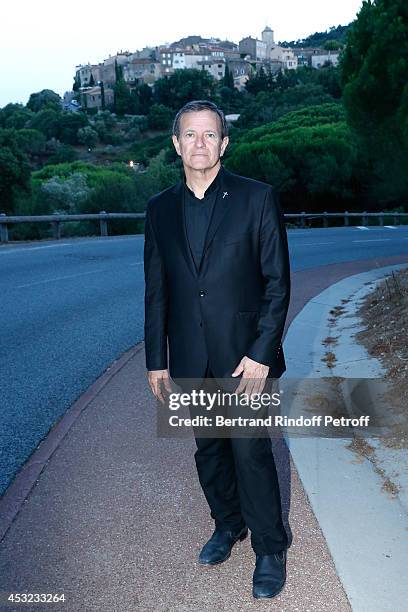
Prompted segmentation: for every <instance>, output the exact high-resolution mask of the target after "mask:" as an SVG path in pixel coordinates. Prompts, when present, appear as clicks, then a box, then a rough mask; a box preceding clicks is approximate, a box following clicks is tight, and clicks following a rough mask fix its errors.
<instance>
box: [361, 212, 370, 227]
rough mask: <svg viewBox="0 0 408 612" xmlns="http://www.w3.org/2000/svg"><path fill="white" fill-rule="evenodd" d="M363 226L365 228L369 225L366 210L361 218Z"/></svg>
mask: <svg viewBox="0 0 408 612" xmlns="http://www.w3.org/2000/svg"><path fill="white" fill-rule="evenodd" d="M361 225H363V226H365V225H368V224H367V211H366V210H365V211H364V212H363V214H362V216H361Z"/></svg>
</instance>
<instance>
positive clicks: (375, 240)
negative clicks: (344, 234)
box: [351, 238, 391, 242]
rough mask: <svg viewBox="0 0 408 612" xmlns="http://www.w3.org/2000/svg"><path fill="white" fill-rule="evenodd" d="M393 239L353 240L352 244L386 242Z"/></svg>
mask: <svg viewBox="0 0 408 612" xmlns="http://www.w3.org/2000/svg"><path fill="white" fill-rule="evenodd" d="M387 240H391V238H369V239H368V240H352V241H351V242H386V241H387Z"/></svg>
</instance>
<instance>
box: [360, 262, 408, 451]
mask: <svg viewBox="0 0 408 612" xmlns="http://www.w3.org/2000/svg"><path fill="white" fill-rule="evenodd" d="M357 315H358V316H360V317H361V319H362V321H363V324H364V325H365V329H364V330H363V331H360V332H358V333H357V334H356V336H355V337H356V340H357V341H358V342H360V343H361V344H363V345H364V346H365V348H366V349H367V351H368V353H369V354H370V355H372V356H373V357H376V358H377V359H379V360H380V362H381V363H382V365H383V366H384V368H385V370H386V374H385V378H386V380H388V381H389V383H390V384H389V390H388V391H387V393H386V394H385V396H384V399H385V400H386V402H387V406H388V407H389V408H390V409H391V410H393V412H394V413H395V414H397V415H399V417H400V419H399V423H398V425H395V426H394V427H393V429H392V433H391V434H390V436H387V437H386V438H385V439H384V443H385V444H386V445H387V446H391V447H393V448H408V270H401V271H400V272H393V273H392V275H391V276H390V277H388V278H386V279H384V280H383V281H382V282H381V283H380V284H379V285H378V286H377V287H376V288H375V289H374V290H373V291H371V292H370V293H369V294H368V295H367V296H366V297H365V298H364V300H363V301H362V304H361V306H360V308H359V309H358V311H357Z"/></svg>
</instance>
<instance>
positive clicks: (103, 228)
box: [99, 210, 108, 236]
mask: <svg viewBox="0 0 408 612" xmlns="http://www.w3.org/2000/svg"><path fill="white" fill-rule="evenodd" d="M99 214H100V215H106V211H105V210H101V211H100V213H99ZM99 227H100V230H101V236H107V235H108V223H107V221H106V219H99Z"/></svg>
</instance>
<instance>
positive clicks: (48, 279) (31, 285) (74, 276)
mask: <svg viewBox="0 0 408 612" xmlns="http://www.w3.org/2000/svg"><path fill="white" fill-rule="evenodd" d="M103 271H104V270H89V272H79V273H78V274H69V275H67V276H57V277H56V278H47V279H46V280H41V281H35V282H34V283H26V284H25V285H17V286H16V289H23V288H24V287H33V286H34V285H42V284H44V283H53V282H54V281H59V280H65V279H67V278H77V277H78V276H85V274H99V272H103Z"/></svg>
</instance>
